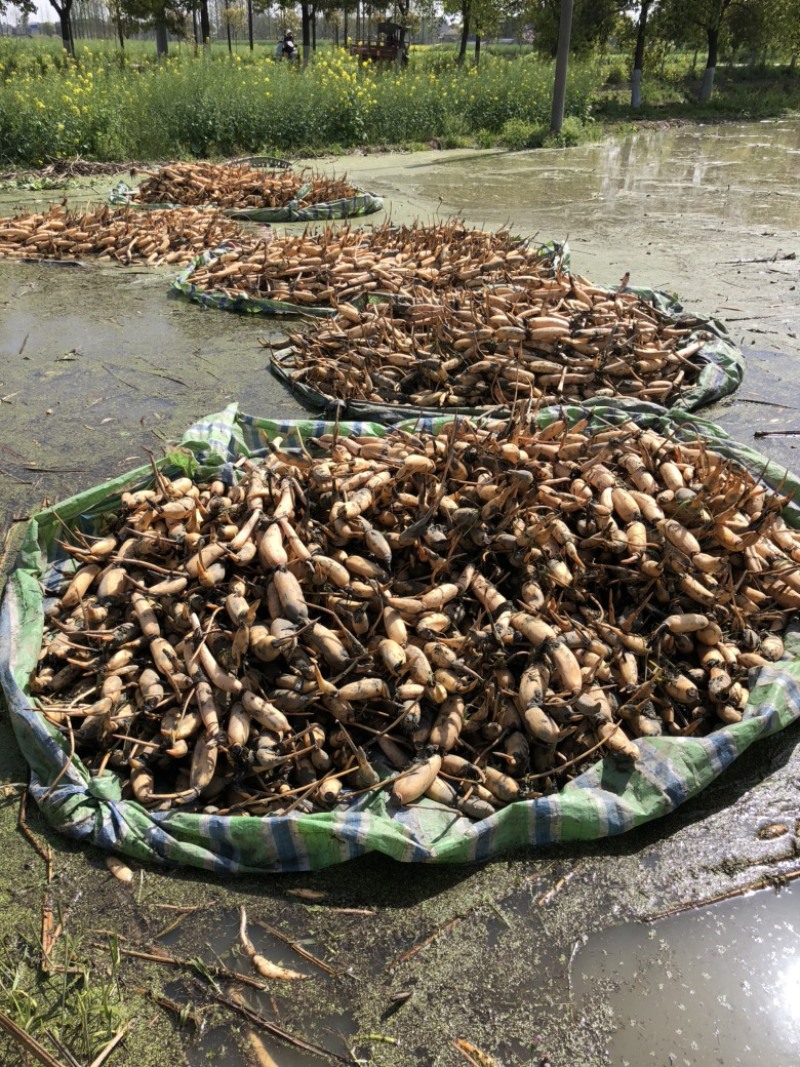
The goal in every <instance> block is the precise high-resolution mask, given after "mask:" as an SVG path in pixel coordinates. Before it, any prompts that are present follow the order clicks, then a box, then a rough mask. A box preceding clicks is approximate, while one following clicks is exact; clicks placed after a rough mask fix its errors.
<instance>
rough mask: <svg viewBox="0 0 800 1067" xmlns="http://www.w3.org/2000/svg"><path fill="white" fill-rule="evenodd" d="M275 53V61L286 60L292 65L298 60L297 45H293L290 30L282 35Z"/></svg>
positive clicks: (292, 35)
mask: <svg viewBox="0 0 800 1067" xmlns="http://www.w3.org/2000/svg"><path fill="white" fill-rule="evenodd" d="M275 53H276V54H275V58H276V59H288V60H289V62H290V63H294V62H295V61H296V60H298V59H299V58H300V56H299V53H298V51H297V45H296V44H295V43H294V34H293V33H292V31H291V30H287V31H286V33H284V35H283V40H282V41H279V42H278V47H277V48H276V49H275Z"/></svg>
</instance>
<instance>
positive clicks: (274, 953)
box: [158, 908, 357, 1067]
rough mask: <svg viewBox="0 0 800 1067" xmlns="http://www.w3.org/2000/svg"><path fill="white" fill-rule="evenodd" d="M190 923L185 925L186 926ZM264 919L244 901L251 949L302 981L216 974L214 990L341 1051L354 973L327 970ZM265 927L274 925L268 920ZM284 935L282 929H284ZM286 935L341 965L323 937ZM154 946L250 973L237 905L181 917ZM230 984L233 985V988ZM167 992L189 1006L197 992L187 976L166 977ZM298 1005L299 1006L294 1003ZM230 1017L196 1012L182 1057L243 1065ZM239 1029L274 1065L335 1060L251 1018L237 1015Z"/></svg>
mask: <svg viewBox="0 0 800 1067" xmlns="http://www.w3.org/2000/svg"><path fill="white" fill-rule="evenodd" d="M190 924H191V925H190ZM262 924H266V925H267V926H270V925H271V923H270V922H269V919H268V918H262V915H261V912H260V909H257V908H252V909H251V911H250V912H249V914H248V927H247V930H248V935H249V937H250V939H251V941H252V942H253V945H254V946H255V948H256V951H257V952H258V953H260V954H262V955H264V956H265V957H266V958H267V959H268V960H269V961H270V962H271V963H274V964H277V965H278V966H280V967H284V968H286V969H288V970H292V971H295V972H298V973H301V974H305V975H307V976H308V980H295V981H284V982H280V981H269V982H263V985H264V986H265V987H267V988H266V989H265V990H260V989H257V988H254V987H252V986H246V987H245V986H241V985H236V984H234V983H231V982H229V981H225V980H224V979H221V978H220V979H218V984H219V988H220V990H221V991H222V992H223V993H224V994H225V995H232V996H234V998H240V999H241V1001H242V1003H243V1004H244V1005H245V1006H246V1007H247V1008H248V1009H249V1010H250V1011H252V1012H255V1013H256V1015H258V1016H260V1017H261V1018H262V1019H264V1020H265V1021H266V1022H267V1023H270V1024H272V1025H274V1026H277V1027H280V1028H281V1029H282V1030H285V1031H287V1032H288V1033H290V1034H293V1035H294V1036H296V1037H297V1038H299V1039H301V1040H304V1041H305V1042H307V1043H311V1044H313V1045H317V1046H319V1047H320V1048H322V1049H327V1050H329V1051H330V1052H331V1053H335V1054H336V1055H341V1056H347V1055H349V1051H348V1049H349V1048H350V1047H351V1039H352V1038H353V1036H354V1034H355V1033H356V1029H357V1027H356V1024H355V1021H354V1019H353V1015H352V1012H351V1011H350V998H351V995H352V991H353V986H354V984H355V979H354V978H352V977H351V976H350V975H348V974H337V975H335V976H334V975H330V974H327V973H326V972H325V971H323V970H322V969H321V968H320V967H318V966H316V965H315V964H313V963H311V962H310V961H308V960H307V959H303V958H302V957H301V956H300V955H299V954H298V953H296V952H295V951H294V950H293V949H292V948H291V946H290V945H288V944H287V943H286V942H285V941H284V940H282V939H281V938H280V937H278V936H276V935H273V934H272V933H270V932H269V931H268V930H266V929H265V927H264V925H262ZM273 929H275V928H274V927H273ZM284 936H289V935H286V934H285V935H284ZM291 937H292V938H293V939H294V938H296V939H297V943H298V944H299V945H300V946H301V947H302V948H304V949H305V950H306V951H307V952H309V953H311V954H313V955H314V956H316V957H317V958H318V959H320V960H321V961H322V962H323V963H325V964H327V965H328V966H329V967H331V968H332V969H335V970H336V971H337V972H338V971H340V970H341V969H342V964H341V960H339V959H337V958H336V953H335V952H332V951H331V950H330V949H329V948H328V946H327V945H326V944H325V943H324V941H323V940H322V939H320V938H318V937H315V936H314V935H313V934H311V933H308V932H306V933H305V934H304V933H301V932H298V930H293V931H292V932H291ZM158 945H160V946H161V947H163V948H164V949H166V950H167V951H169V952H170V953H174V954H175V955H178V956H181V957H183V958H191V959H197V960H201V961H203V962H204V963H205V964H207V965H212V966H213V965H215V964H216V965H220V966H223V967H226V968H228V969H230V970H231V971H235V972H237V973H239V974H243V975H247V976H249V977H250V978H253V979H256V980H259V979H258V975H257V974H256V972H255V970H254V969H253V967H252V966H251V963H250V961H249V960H248V958H247V956H246V955H245V954H244V953H243V951H242V949H241V947H240V943H239V915H238V913H237V912H232V911H227V910H225V911H223V912H216V911H215V912H213V913H210V914H207V915H200V916H199V917H197V918H194V917H193V918H191V919H190V920H189V921H188V922H187V923H184V924H181V926H180V927H179V928H177V929H175V930H174V931H172V932H170V933H167V934H165V935H164V936H163V937H161V938H159V939H158ZM234 991H235V992H234ZM166 992H167V995H168V996H169V997H170V998H171V999H172V1000H174V1001H175V1002H176V1003H178V1004H181V1005H191V1006H192V1007H196V1006H197V1003H198V1002H199V1001H200V1000H201V999H203V1000H208V999H209V998H207V997H206V996H204V991H203V990H202V989H201V987H200V986H198V985H195V984H194V983H193V982H174V983H172V984H171V985H170V986H169V987H168V989H167V991H166ZM301 1005H302V1006H301ZM232 1018H234V1016H231V1015H228V1014H227V1013H226V1015H225V1016H224V1017H223V1018H219V1017H213V1018H209V1017H208V1016H206V1015H205V1014H204V1013H201V1015H200V1020H201V1025H200V1027H199V1029H198V1028H197V1027H195V1028H194V1032H192V1030H191V1029H190V1030H187V1041H186V1046H185V1049H186V1059H187V1062H188V1063H189V1064H190V1067H206V1065H207V1064H208V1063H210V1062H213V1063H218V1064H221V1065H222V1064H224V1067H249V1065H250V1064H251V1063H252V1062H253V1059H252V1055H249V1054H248V1052H247V1048H248V1042H249V1040H250V1039H249V1037H247V1038H245V1039H243V1040H242V1041H241V1042H238V1041H237V1040H235V1039H234V1038H233V1036H232V1030H231V1025H230V1020H231V1019H232ZM240 1021H241V1023H242V1026H241V1027H240V1029H242V1030H243V1031H245V1032H246V1031H248V1030H252V1031H253V1032H255V1033H256V1034H258V1036H259V1038H260V1039H261V1042H262V1043H263V1045H264V1047H265V1048H266V1049H267V1051H268V1052H269V1054H270V1055H271V1056H273V1058H274V1059H275V1060H276V1062H277V1063H279V1064H280V1067H319V1065H320V1064H321V1063H325V1062H331V1063H333V1062H335V1060H334V1058H333V1057H325V1056H322V1057H321V1056H318V1055H315V1054H313V1053H311V1052H306V1051H303V1050H301V1049H298V1048H296V1047H293V1046H292V1045H291V1044H289V1043H288V1042H286V1041H283V1040H281V1039H280V1038H279V1037H277V1036H275V1035H274V1034H271V1033H270V1032H269V1031H268V1030H266V1029H264V1028H261V1027H259V1026H258V1024H257V1023H252V1022H251V1023H248V1022H247V1021H246V1020H243V1019H242V1020H240Z"/></svg>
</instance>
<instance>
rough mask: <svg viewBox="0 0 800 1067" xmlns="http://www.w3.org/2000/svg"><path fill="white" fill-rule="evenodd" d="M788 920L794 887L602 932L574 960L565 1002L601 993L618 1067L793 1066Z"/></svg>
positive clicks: (796, 946)
mask: <svg viewBox="0 0 800 1067" xmlns="http://www.w3.org/2000/svg"><path fill="white" fill-rule="evenodd" d="M798 920H800V889H797V888H788V889H784V890H782V891H781V892H780V894H779V895H777V896H776V895H775V893H774V892H772V891H764V892H762V893H759V894H757V895H755V896H753V897H750V898H747V899H744V898H739V899H736V900H731V901H726V902H724V903H721V904H718V905H715V906H713V907H710V908H706V909H704V910H702V911H698V912H693V913H687V914H684V915H680V916H675V917H673V918H670V919H665V920H663V921H661V922H659V923H656V924H654V925H653V926H642V925H639V924H630V925H626V926H618V927H614V928H611V929H609V930H606V931H604V932H603V933H602V934H600V935H598V936H597V937H594V938H591V939H590V940H589V941H588V942H587V944H586V945H585V947H584V948H582V949H581V951H580V952H579V953H578V954H577V955H576V957H575V960H574V963H573V993H574V997H575V999H576V1001H577V1002H578V1003H579V1002H580V1000H581V998H583V997H587V996H589V995H595V996H596V995H597V994H598V993H602V994H604V996H605V998H606V1000H607V1003H608V1006H609V1008H610V1009H611V1011H612V1012H613V1016H614V1020H615V1025H614V1030H613V1033H612V1036H611V1038H610V1040H609V1053H610V1062H611V1063H613V1064H615V1065H620V1067H625V1065H631V1067H637V1065H639V1064H643V1063H649V1064H653V1065H655V1067H661V1065H664V1067H667V1065H669V1067H673V1065H681V1067H684V1065H685V1067H706V1065H708V1064H725V1065H735V1064H741V1065H742V1067H752V1065H753V1064H764V1065H765V1067H797V1064H798V1063H800V941H798V937H797V925H798Z"/></svg>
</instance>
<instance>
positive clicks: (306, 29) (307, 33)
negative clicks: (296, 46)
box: [300, 3, 311, 69]
mask: <svg viewBox="0 0 800 1067" xmlns="http://www.w3.org/2000/svg"><path fill="white" fill-rule="evenodd" d="M300 11H301V13H302V16H303V69H305V68H306V67H307V66H308V61H309V59H310V58H311V9H310V7H309V5H308V4H307V3H301V4H300Z"/></svg>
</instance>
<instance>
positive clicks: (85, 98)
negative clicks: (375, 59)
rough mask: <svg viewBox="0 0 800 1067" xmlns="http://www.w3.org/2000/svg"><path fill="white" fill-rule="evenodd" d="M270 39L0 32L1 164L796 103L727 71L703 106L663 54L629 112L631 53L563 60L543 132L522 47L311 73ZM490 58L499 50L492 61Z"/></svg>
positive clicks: (513, 139)
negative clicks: (167, 49)
mask: <svg viewBox="0 0 800 1067" xmlns="http://www.w3.org/2000/svg"><path fill="white" fill-rule="evenodd" d="M273 48H274V45H273V43H272V42H258V43H257V45H256V48H255V51H254V52H253V53H251V52H250V51H249V49H247V47H246V45H245V44H243V43H240V44H239V45H238V46H237V47H236V48H235V50H234V54H233V55H232V56H231V55H229V54H228V50H227V48H226V47H225V46H224V45H220V44H217V45H215V46H214V47H213V48H211V49H210V50H209V52H208V53H207V54H205V55H202V54H201V55H200V56H196V55H195V53H194V48H193V47H192V46H191V45H186V44H183V45H181V46H179V47H175V46H172V48H171V53H170V57H169V59H168V60H167V61H166V62H164V63H158V62H157V61H156V57H155V50H154V47H153V44H152V42H130V43H129V45H128V46H127V47H126V50H125V52H124V53H122V52H120V50H119V49H118V48H116V47H115V46H114V44H113V43H112V42H109V41H102V42H78V45H77V62H74V61H72V60H70V59H69V58H68V57H67V56H66V55H65V54H64V52H63V51H62V50H61V48H60V42H59V41H58V40H57V39H37V40H18V39H5V40H0V165H6V166H20V167H25V166H27V167H39V166H42V165H44V164H47V163H50V162H53V161H55V160H58V159H65V158H67V159H68V158H74V157H76V156H80V157H83V158H85V159H94V160H103V161H127V160H138V161H148V160H162V159H167V158H192V157H196V158H201V157H202V158H220V157H223V158H224V157H229V156H235V155H240V154H241V155H250V154H262V153H263V154H278V155H288V154H308V155H318V154H320V153H322V152H330V151H334V150H335V151H337V152H346V151H349V150H351V149H353V148H356V147H359V146H372V147H375V146H379V145H390V146H395V147H410V148H413V147H418V146H420V145H430V144H438V145H439V146H441V147H467V146H478V147H484V148H485V147H492V146H498V145H499V146H502V147H506V148H511V149H523V148H533V147H539V146H541V145H557V146H570V145H575V144H580V143H583V142H585V141H589V140H596V139H597V138H598V137H601V136H602V135H603V133H604V131H605V130H606V129H607V127H608V126H609V125H611V126H614V127H616V128H618V129H619V128H627V126H628V125H629V124H630V123H632V122H638V121H641V120H648V119H649V120H663V119H688V120H695V121H714V120H720V119H726V118H745V119H746V118H764V117H769V116H776V115H781V114H786V113H787V112H794V111H798V110H800V72H798V71H791V70H789V69H788V68H786V67H777V66H772V67H767V68H761V67H756V68H752V69H751V68H750V67H748V66H745V65H740V66H730V67H726V66H722V67H720V68H719V70H718V72H717V85H716V90H715V95H714V99H713V100H712V102H711V103H710V104H708V105H705V106H704V107H702V108H701V107H700V106H699V105H698V104H697V103H696V99H697V91H698V88H699V84H700V77H701V75H702V69H701V68H702V57H700V62H699V63H698V66H697V68H696V69H695V70H694V72H692V69H691V67H692V56H691V55H687V54H685V53H684V54H675V53H663V54H660V55H659V54H656V53H654V55H653V57H652V60H651V62H650V67H649V68H648V70H647V71H646V76H645V79H644V83H643V100H644V106H643V108H642V109H641V110H640V111H638V112H634V111H632V110H631V108H630V89H629V86H628V82H627V78H628V74H629V58H628V57H626V56H624V55H621V54H619V55H609V56H605V57H603V58H602V59H599V60H595V61H593V62H585V63H576V62H573V63H572V64H571V67H570V80H569V89H568V94H567V111H566V122H565V124H564V129H563V130H562V132H561V134H559V136H558V137H556V138H551V137H549V136H548V135H547V130H548V127H549V121H550V106H551V96H552V78H553V68H552V64H550V63H549V62H546V61H545V60H542V59H541V58H539V57H537V56H536V55H534V54H533V53H531V52H530V51H529V50H528V51H524V52H523V54H520V49H519V48H518V47H517V46H507V47H504V48H499V47H498V48H490V49H484V51H483V56H482V60H481V65H480V67H479V68H478V69H476V68H475V67H474V66H473V65H472V62H471V56H470V61H469V62H468V64H467V65H466V66H465V67H464V69H461V70H460V69H457V68H456V66H455V63H454V58H455V48H454V47H453V46H440V47H431V48H425V49H419V50H413V51H412V54H411V63H410V65H409V67H408V69H407V70H397V69H395V68H393V67H390V68H373V67H359V66H358V64H357V63H356V62H355V61H354V60H352V59H351V58H350V57H349V56H348V55H347V54H346V52H345V51H344V50H337V49H335V48H333V46H332V45H331V44H330V43H329V42H324V43H322V44H321V46H320V49H319V51H318V52H317V54H316V55H315V56H314V57H313V60H312V63H311V65H310V66H309V69H308V70H306V71H302V70H298V69H297V68H290V67H289V66H288V65H287V64H281V63H275V62H273V60H272V54H273ZM493 52H496V53H497V54H492V53H493Z"/></svg>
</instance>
